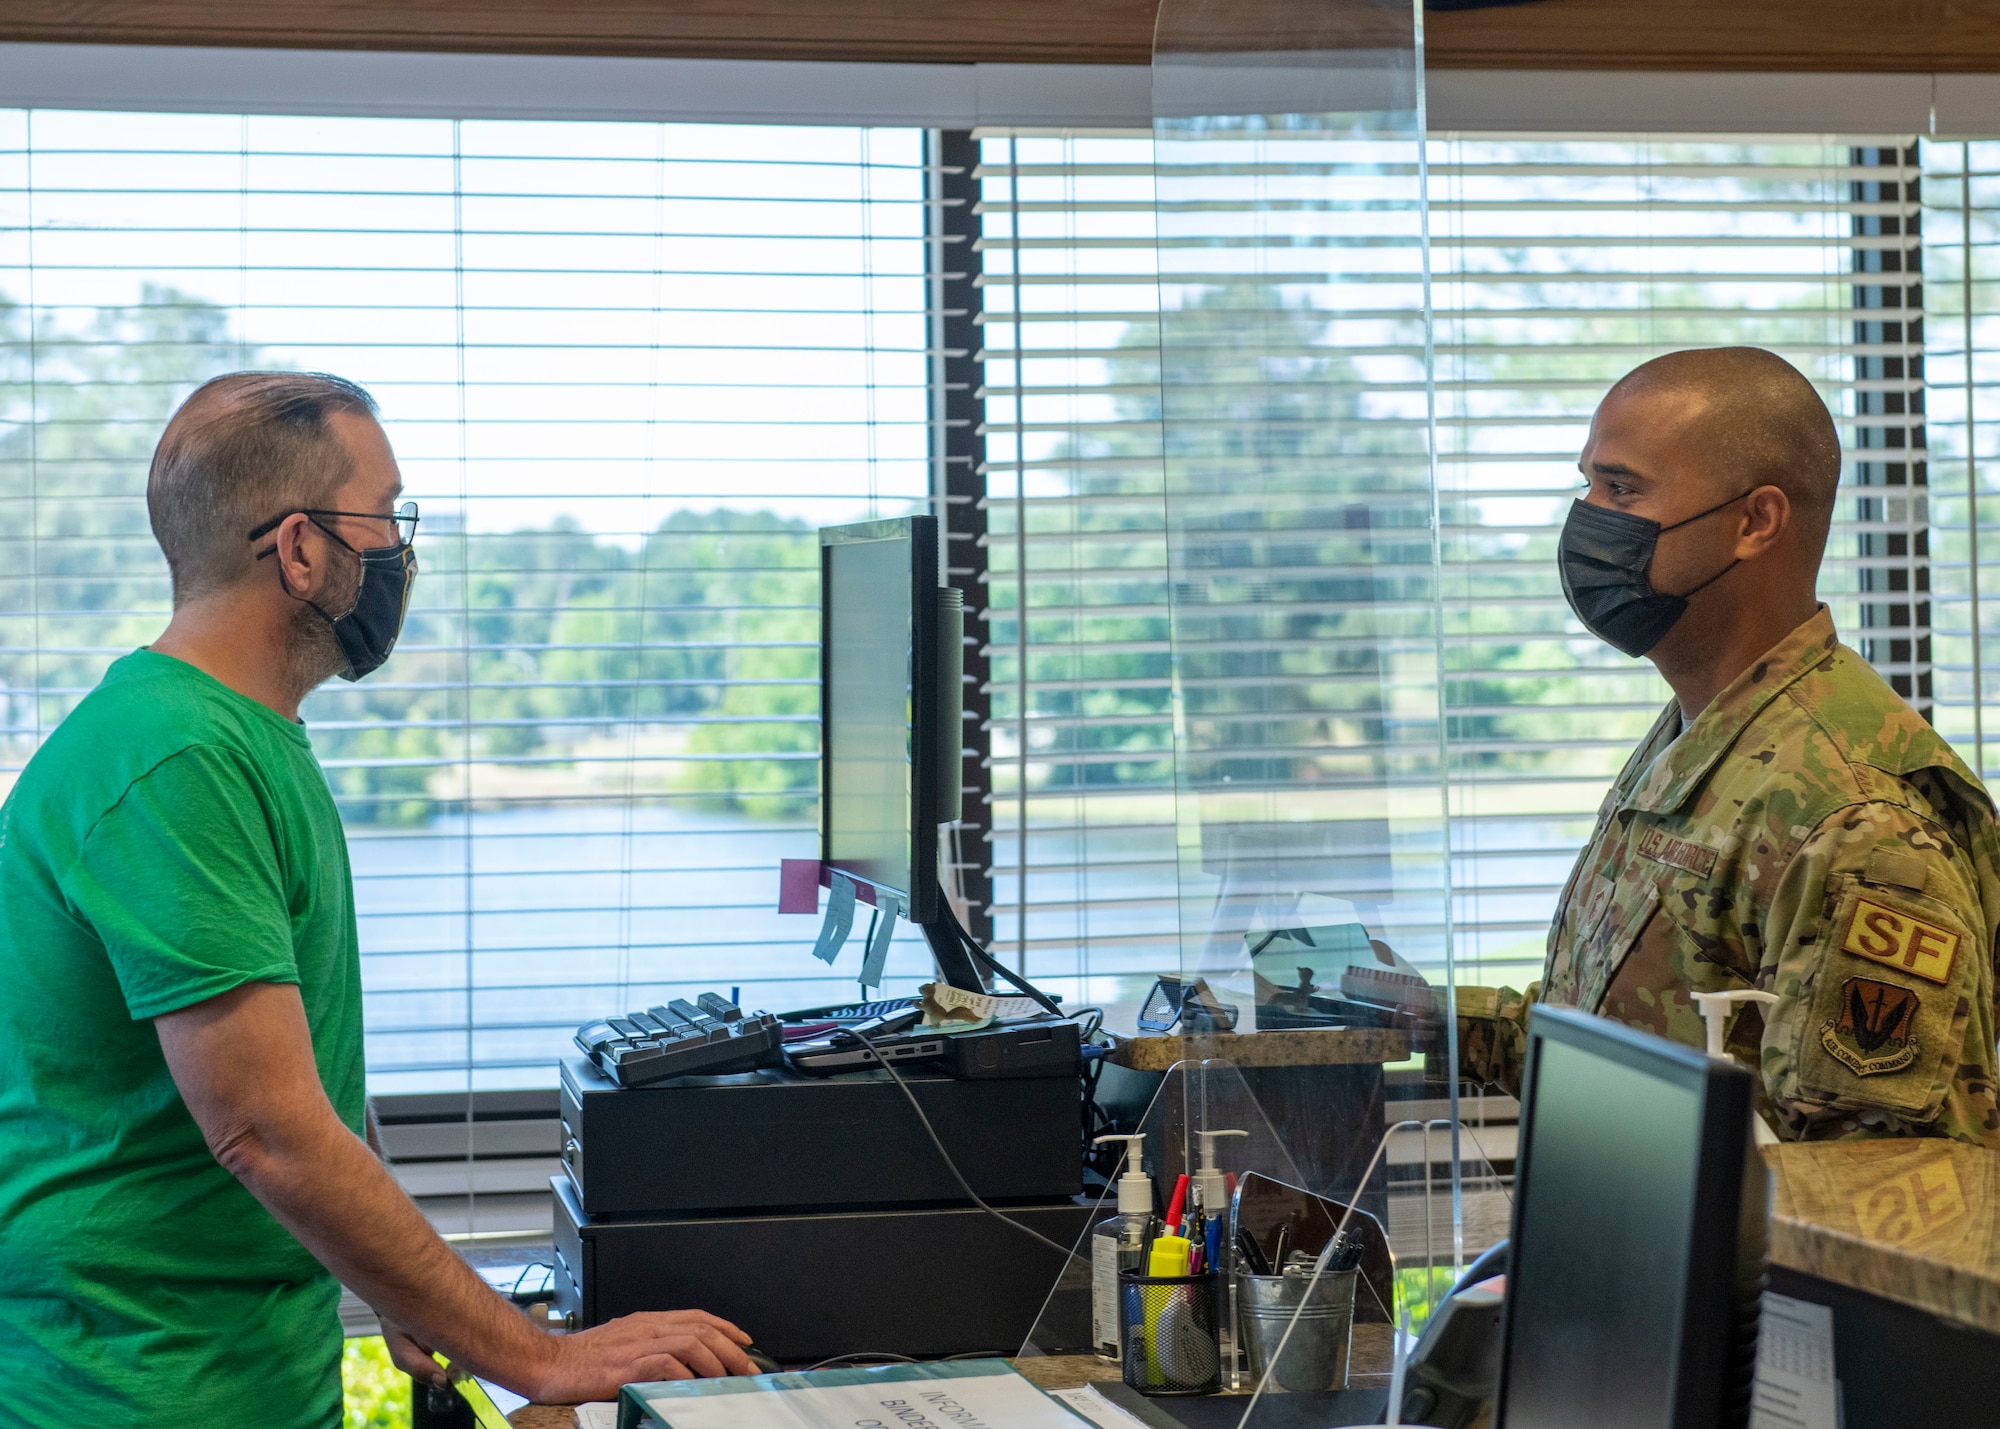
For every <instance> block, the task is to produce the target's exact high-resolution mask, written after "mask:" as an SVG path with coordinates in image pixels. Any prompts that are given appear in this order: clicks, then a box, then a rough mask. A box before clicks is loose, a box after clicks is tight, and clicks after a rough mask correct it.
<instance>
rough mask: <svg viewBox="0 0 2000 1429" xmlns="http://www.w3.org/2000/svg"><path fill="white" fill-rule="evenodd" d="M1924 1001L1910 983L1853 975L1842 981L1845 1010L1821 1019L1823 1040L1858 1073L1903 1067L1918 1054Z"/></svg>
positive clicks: (1867, 1074)
mask: <svg viewBox="0 0 2000 1429" xmlns="http://www.w3.org/2000/svg"><path fill="white" fill-rule="evenodd" d="M1921 1007H1922V1003H1921V1002H1920V1001H1919V999H1918V997H1917V995H1916V994H1915V993H1914V992H1912V991H1910V989H1909V988H1907V987H1897V986H1896V985H1895V984H1894V983H1887V982H1877V981H1876V980H1875V979H1874V978H1872V977H1851V978H1849V979H1847V981H1845V982H1843V983H1842V984H1841V985H1840V1010H1839V1012H1838V1013H1837V1014H1836V1015H1835V1016H1834V1017H1832V1018H1830V1019H1829V1020H1827V1021H1826V1022H1824V1023H1822V1024H1820V1029H1819V1041H1820V1045H1821V1046H1822V1047H1824V1048H1826V1050H1827V1052H1828V1053H1829V1054H1831V1055H1832V1057H1833V1058H1834V1060H1835V1061H1837V1062H1839V1063H1840V1064H1841V1065H1842V1066H1844V1067H1846V1068H1847V1070H1849V1071H1850V1072H1852V1073H1854V1075H1855V1076H1857V1077H1873V1076H1879V1075H1881V1074H1882V1073H1885V1072H1900V1071H1902V1070H1903V1068H1905V1067H1907V1066H1909V1065H1910V1063H1912V1062H1914V1061H1916V1060H1917V1045H1916V1040H1915V1038H1914V1037H1913V1036H1912V1033H1913V1032H1914V1031H1915V1028H1916V1022H1917V1013H1918V1011H1919V1010H1920V1009H1921Z"/></svg>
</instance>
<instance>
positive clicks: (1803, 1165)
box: [1763, 1138, 2000, 1334]
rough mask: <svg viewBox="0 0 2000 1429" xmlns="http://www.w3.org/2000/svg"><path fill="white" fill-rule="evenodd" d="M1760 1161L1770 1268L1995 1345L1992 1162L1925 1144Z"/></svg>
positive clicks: (1999, 1209) (1998, 1312)
mask: <svg viewBox="0 0 2000 1429" xmlns="http://www.w3.org/2000/svg"><path fill="white" fill-rule="evenodd" d="M1763 1150H1764V1159H1765V1161H1766V1163H1767V1164H1768V1165H1769V1166H1770V1168H1771V1259H1772V1261H1773V1262H1774V1263H1776V1264H1778V1265H1782V1266H1785V1267H1786V1268H1787V1269H1790V1270H1796V1271H1799V1272H1801V1273H1803V1274H1806V1275H1815V1276H1818V1277H1819V1278H1820V1279H1822V1280H1827V1281H1831V1282H1833V1283H1834V1284H1836V1285H1844V1286H1847V1287H1849V1288H1850V1289H1854V1290H1862V1291H1866V1292H1868V1293H1869V1294H1872V1295H1880V1296H1882V1297H1883V1298H1884V1299H1886V1300H1894V1301H1896V1302H1897V1303H1899V1304H1902V1305H1907V1306H1910V1307H1911V1308H1912V1309H1917V1310H1924V1311H1928V1312H1929V1313H1931V1314H1934V1315H1938V1316H1941V1317H1943V1318H1944V1319H1947V1320H1951V1321H1955V1322H1956V1323H1958V1324H1961V1325H1968V1326H1970V1327H1972V1328H1973V1329H1976V1330H1985V1331H1987V1332H1988V1333H1989V1334H2000V1152H1993V1151H1987V1150H1984V1149H1983V1148H1981V1147H1977V1146H1967V1145H1965V1144H1963V1143H1961V1142H1956V1141H1940V1140H1931V1139H1928V1138H1926V1139H1921V1140H1895V1141H1829V1142H1806V1143H1792V1144H1787V1145H1782V1146H1766V1147H1765V1148H1763Z"/></svg>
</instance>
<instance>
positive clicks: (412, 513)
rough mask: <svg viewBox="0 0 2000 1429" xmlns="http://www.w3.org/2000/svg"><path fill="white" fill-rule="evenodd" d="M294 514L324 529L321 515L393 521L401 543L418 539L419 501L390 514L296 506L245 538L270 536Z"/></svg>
mask: <svg viewBox="0 0 2000 1429" xmlns="http://www.w3.org/2000/svg"><path fill="white" fill-rule="evenodd" d="M293 516H310V517H313V518H314V520H313V524H314V525H315V526H320V528H321V529H322V530H325V527H324V526H323V525H321V523H320V521H319V520H318V518H319V517H321V516H346V517H349V518H351V519H352V520H355V521H392V522H394V523H395V526H396V540H397V541H398V542H399V543H400V544H402V545H405V546H407V545H409V544H410V542H412V541H414V540H416V539H417V503H416V502H414V501H405V502H404V503H403V504H402V505H401V506H398V507H397V508H396V509H395V511H394V512H393V513H391V514H389V515H384V514H383V513H382V512H380V511H322V510H316V509H314V508H312V507H307V506H299V507H294V508H293V509H292V510H290V511H286V512H283V513H281V514H279V515H277V516H273V517H272V518H271V519H270V520H269V521H266V522H265V523H264V524H263V525H261V526H259V527H258V528H257V529H256V530H254V531H252V532H251V533H250V534H249V535H248V536H246V537H245V538H244V539H245V540H248V541H254V540H256V539H257V538H258V537H259V536H268V535H269V534H270V533H271V532H273V531H275V530H276V529H277V528H278V527H279V526H281V525H283V524H284V523H285V521H286V520H288V519H289V518H291V517H293ZM328 534H329V535H332V534H334V533H332V532H328ZM272 549H273V550H275V549H276V548H275V547H273V548H272ZM270 554H271V552H270V551H268V550H267V551H259V552H258V553H257V559H258V560H260V561H261V560H262V559H264V557H265V556H268V555H270Z"/></svg>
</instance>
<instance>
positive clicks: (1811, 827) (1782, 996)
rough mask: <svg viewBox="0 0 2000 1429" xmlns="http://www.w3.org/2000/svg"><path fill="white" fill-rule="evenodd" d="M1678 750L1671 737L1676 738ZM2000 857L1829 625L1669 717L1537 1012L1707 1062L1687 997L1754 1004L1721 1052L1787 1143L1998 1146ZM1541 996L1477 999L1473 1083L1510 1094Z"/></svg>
mask: <svg viewBox="0 0 2000 1429" xmlns="http://www.w3.org/2000/svg"><path fill="white" fill-rule="evenodd" d="M1676 736H1678V737H1676ZM1996 923H2000V834H1996V829H1995V824H1994V808H1993V804H1992V801H1991V800H1990V799H1989V798H1988V797H1987V795H1986V792H1985V790H1984V789H1983V787H1982V786H1981V785H1980V783H1979V781H1978V780H1977V779H1976V778H1975V777H1974V776H1973V775H1972V773H1971V771H1970V770H1968V769H1967V768H1966V767H1965V765H1964V764H1963V763H1961V762H1960V761H1959V759H1958V757H1957V755H1955V754H1954V753H1952V751H1951V749H1950V748H1949V746H1947V745H1946V744H1945V742H1944V740H1943V739H1941V738H1940V737H1939V736H1938V735H1937V733H1936V732H1935V731H1934V730H1932V729H1931V727H1930V726H1929V725H1928V724H1926V723H1925V722H1924V721H1923V719H1922V718H1920V717H1919V716H1918V715H1917V714H1916V712H1915V711H1913V710H1912V709H1911V708H1910V707H1909V706H1908V705H1907V704H1905V703H1904V702H1903V701H1902V699H1901V698H1900V697H1898V696H1897V695H1896V694H1895V692H1894V691H1892V690H1891V689H1890V688H1889V687H1888V686H1887V685H1886V684H1885V683H1884V682H1883V680H1882V678H1881V677H1880V676H1879V675H1877V674H1876V673H1875V671H1874V670H1873V669H1872V668H1870V667H1869V666H1868V664H1867V663H1866V662H1864V661H1863V660H1862V659H1861V658H1860V657H1859V656H1858V655H1856V654H1855V653H1854V652H1853V651H1852V650H1849V649H1847V648H1845V647H1844V646H1842V645H1841V644H1840V641H1839V638H1838V637H1837V636H1836V635H1835V634H1834V631H1833V620H1832V617H1831V616H1830V615H1829V614H1828V613H1827V611H1826V609H1825V607H1823V606H1822V607H1821V608H1820V610H1819V612H1818V613H1817V614H1816V615H1814V616H1813V618H1812V619H1810V620H1808V621H1807V622H1806V623H1805V624H1803V625H1801V626H1800V627H1799V628H1798V629H1797V630H1794V631H1793V632H1792V633H1791V634H1790V635H1788V636H1786V637H1785V639H1784V640H1782V641H1781V642H1779V644H1778V645H1777V646H1776V647H1775V648H1773V649H1772V650H1771V651H1770V652H1769V653H1768V654H1767V655H1766V656H1765V657H1764V658H1763V659H1762V660H1759V661H1758V662H1757V663H1756V665H1755V666H1753V667H1752V668H1751V669H1749V670H1746V671H1744V672H1743V674H1742V675H1740V676H1739V677H1738V678H1737V679H1736V680H1735V682H1734V683H1732V684H1731V685H1730V686H1729V688H1727V689H1726V690H1724V691H1723V692H1722V693H1721V694H1720V695H1718V696H1717V697H1716V699H1715V701H1714V702H1713V703H1712V704H1710V705H1709V707H1708V708H1707V709H1705V710H1703V711H1702V712H1701V714H1700V716H1699V717H1697V718H1696V719H1695V721H1694V722H1693V723H1692V724H1691V725H1690V726H1689V727H1688V728H1687V730H1686V731H1685V732H1681V730H1680V710H1679V707H1678V706H1677V705H1671V704H1670V705H1668V707H1667V709H1666V712H1665V713H1664V714H1662V715H1661V717H1660V720H1659V722H1658V723H1657V724H1655V725H1654V726H1653V730H1652V733H1651V734H1649V735H1648V736H1647V737H1646V739H1645V740H1644V742H1643V743H1641V744H1640V746H1639V748H1638V749H1637V750H1636V751H1635V752H1634V753H1633V755H1632V758H1631V759H1630V760H1629V761H1628V762H1627V763H1626V765H1625V768H1624V771H1623V772H1622V773H1620V774H1619V776H1618V779H1617V782H1616V783H1614V784H1613V785H1612V787H1611V792H1610V793H1609V794H1608V795H1607V796H1606V797H1605V800H1604V804H1603V807H1602V808H1600V809H1599V810H1598V814H1597V826H1596V829H1595V831H1594V832H1593V833H1592V835H1591V839H1590V842H1589V844H1588V845H1587V846H1586V847H1585V848H1584V851H1583V854H1582V856H1581V857H1580V858H1579V859H1578V860H1577V864H1576V869H1575V871H1574V872H1573V873H1572V874H1571V875H1570V880H1569V884H1568V886H1567V887H1565V888H1564V889H1563V894H1562V900H1561V902H1560V904H1559V905H1558V908H1557V911H1556V918H1555V922H1554V924H1553V926H1552V927H1551V928H1550V931H1549V951H1548V961H1547V963H1546V964H1545V967H1544V970H1543V977H1542V982H1541V983H1540V985H1539V996H1540V998H1542V999H1546V1000H1547V1001H1549V1002H1553V1003H1558V1004H1564V1005H1570V1006H1576V1007H1581V1008H1584V1009H1586V1010H1588V1011H1592V1012H1597V1013H1601V1014H1603V1015H1605V1016H1608V1017H1613V1018H1616V1019H1617V1020H1619V1021H1621V1022H1626V1023H1630V1024H1631V1025H1633V1026H1635V1027H1640V1028H1643V1029H1645V1030H1646V1031H1649V1032H1656V1033H1659V1034H1661V1035H1663V1036H1667V1037H1671V1038H1673V1039H1674V1040H1675V1041H1678V1042H1686V1043H1690V1044H1692V1045H1694V1046H1697V1047H1699V1046H1702V1045H1704V1044H1705V1041H1706V1038H1705V1034H1704V1029H1703V1024H1702V1020H1701V1016H1700V1014H1699V1013H1698V1012H1697V1010H1696V1008H1695V1005H1694V1002H1693V999H1692V998H1691V997H1690V996H1689V994H1690V993H1691V992H1720V991H1724V990H1727V989H1730V988H1758V989H1761V990H1763V991H1766V992H1772V993H1775V994H1777V998H1778V1001H1777V1002H1776V1004H1774V1005H1773V1006H1771V1007H1770V1008H1769V1009H1768V1015H1767V1011H1766V1009H1763V1008H1760V1007H1758V1006H1756V1005H1755V1004H1741V1005H1739V1007H1738V1009H1737V1011H1736V1012H1735V1013H1734V1015H1733V1017H1732V1020H1731V1023H1730V1026H1729V1029H1728V1034H1727V1041H1726V1045H1727V1047H1728V1049H1729V1051H1730V1052H1731V1053H1732V1054H1733V1055H1734V1056H1736V1057H1738V1058H1739V1059H1741V1060H1742V1061H1744V1062H1746V1063H1748V1064H1749V1065H1750V1066H1751V1067H1753V1068H1755V1069H1757V1070H1758V1071H1759V1072H1760V1073H1761V1080H1762V1093H1763V1094H1762V1096H1760V1098H1759V1109H1760V1110H1761V1111H1762V1112H1763V1114H1764V1116H1765V1119H1766V1120H1767V1121H1769V1122H1770V1123H1771V1125H1772V1127H1773V1129H1774V1130H1776V1131H1777V1133H1778V1134H1779V1136H1780V1137H1781V1138H1783V1139H1786V1140H1793V1139H1821V1138H1835V1137H1873V1136H1950V1137H1956V1138H1958V1139H1960V1140H1964V1141H1972V1142H1978V1143H1980V1144H1983V1145H1986V1146H1993V1147H2000V1110H1997V1109H1996V1105H1995V1093H1994V1064H1995V1060H1996V1057H1995V1049H1994V1015H1995V1008H1994V987H1995V976H1994V949H1995V935H1996ZM1537 993H1538V989H1537V988H1536V987H1530V988H1529V990H1528V992H1527V993H1526V994H1521V993H1516V992H1514V991H1513V990H1512V989H1507V988H1502V989H1497V990H1495V989H1487V988H1465V989H1462V990H1461V997H1460V999H1459V1003H1458V1012H1459V1028H1460V1036H1461V1064H1462V1067H1463V1070H1464V1072H1465V1074H1466V1075H1468V1076H1471V1077H1474V1078H1476V1079H1478V1080H1480V1081H1490V1082H1497V1083H1499V1084H1500V1085H1502V1086H1506V1087H1508V1088H1510V1089H1514V1088H1518V1085H1519V1079H1520V1056H1521V1052H1522V1050H1523V1048H1524V1046H1525V1040H1526V1021H1527V1004H1528V1003H1529V1002H1531V1001H1534V1000H1536V997H1537Z"/></svg>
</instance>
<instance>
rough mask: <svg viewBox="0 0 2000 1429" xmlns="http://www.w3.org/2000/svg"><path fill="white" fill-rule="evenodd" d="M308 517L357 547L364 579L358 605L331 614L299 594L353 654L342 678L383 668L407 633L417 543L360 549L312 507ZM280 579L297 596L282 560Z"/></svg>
mask: <svg viewBox="0 0 2000 1429" xmlns="http://www.w3.org/2000/svg"><path fill="white" fill-rule="evenodd" d="M407 509H409V510H414V509H415V508H414V507H411V508H407ZM289 514H291V513H289V512H288V513H287V515H289ZM332 514H341V513H332ZM305 516H306V519H307V520H309V521H311V522H312V523H313V525H315V526H317V527H319V529H320V530H322V531H324V532H325V533H326V534H327V535H328V536H329V537H331V538H332V539H333V540H335V541H338V542H339V543H340V544H341V545H342V546H343V547H345V548H346V549H347V550H349V551H352V552H353V553H354V557H355V559H356V560H358V561H359V562H360V563H361V584H360V586H359V587H358V588H357V589H356V590H355V593H354V604H353V605H352V606H350V607H349V608H348V610H347V612H346V613H345V614H344V615H329V614H327V612H326V610H325V609H324V608H323V607H322V606H321V605H320V604H319V603H318V602H317V601H313V600H307V599H306V597H304V596H294V597H293V598H294V599H296V600H303V601H305V603H306V604H307V605H309V606H311V607H312V609H313V611H314V613H316V614H317V615H318V616H319V618H320V619H322V620H324V621H325V622H326V623H327V625H328V626H330V627H331V628H332V630H333V638H334V639H335V640H336V641H337V642H338V643H339V645H340V653H341V654H342V655H344V656H346V658H347V668H346V669H345V670H342V671H341V672H340V677H341V678H342V679H343V680H358V679H360V678H361V677H362V676H364V675H370V674H373V673H374V672H375V671H377V670H379V669H381V668H382V663H383V662H384V661H385V660H387V659H388V658H389V654H390V652H391V651H393V650H394V649H395V648H396V639H397V637H398V636H400V635H401V634H402V633H403V617H404V616H405V615H406V614H407V613H408V612H409V608H410V590H411V588H412V587H413V586H415V585H416V582H417V552H416V548H415V547H413V546H412V545H411V544H410V543H409V542H408V541H403V540H398V541H397V542H396V543H395V544H394V545H390V546H368V547H365V548H359V549H357V548H356V547H354V546H350V545H348V543H347V542H346V541H344V540H342V539H341V537H340V534H339V533H338V532H336V531H335V530H334V529H333V528H332V527H330V526H328V525H327V524H326V523H325V522H323V521H321V520H320V519H319V517H318V515H316V514H315V513H313V512H306V513H305ZM284 519H285V518H284V517H282V516H281V517H279V518H278V521H272V522H270V523H268V524H267V525H264V526H260V527H258V528H257V529H256V530H255V531H252V532H251V533H250V539H252V540H255V539H256V538H257V537H259V536H262V535H264V534H265V533H266V532H268V531H269V530H271V529H272V527H275V526H276V525H277V524H278V522H279V521H282V520H284ZM412 519H413V520H414V518H412ZM275 550H277V547H276V546H275V545H274V546H268V547H266V548H265V549H264V550H261V551H259V552H258V553H257V559H258V560H260V561H261V560H263V559H264V557H266V556H268V555H270V554H271V553H272V552H273V551H275ZM278 583H279V584H280V585H283V586H284V587H285V594H287V595H292V588H291V586H290V585H289V584H287V583H286V581H285V570H284V565H283V563H282V562H280V563H279V566H278Z"/></svg>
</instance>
